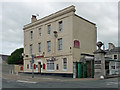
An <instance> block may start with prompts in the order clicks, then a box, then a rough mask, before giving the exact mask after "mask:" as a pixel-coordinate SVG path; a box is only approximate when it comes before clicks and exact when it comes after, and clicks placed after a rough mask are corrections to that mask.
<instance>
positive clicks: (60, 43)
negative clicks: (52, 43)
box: [58, 38, 62, 50]
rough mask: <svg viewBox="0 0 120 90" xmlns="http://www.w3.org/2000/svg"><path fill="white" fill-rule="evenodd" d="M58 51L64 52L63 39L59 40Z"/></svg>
mask: <svg viewBox="0 0 120 90" xmlns="http://www.w3.org/2000/svg"><path fill="white" fill-rule="evenodd" d="M58 50H62V38H60V39H58Z"/></svg>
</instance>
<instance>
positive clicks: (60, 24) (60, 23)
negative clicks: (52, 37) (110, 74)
mask: <svg viewBox="0 0 120 90" xmlns="http://www.w3.org/2000/svg"><path fill="white" fill-rule="evenodd" d="M62 28H63V25H62V21H60V22H59V31H62Z"/></svg>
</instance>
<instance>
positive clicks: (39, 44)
mask: <svg viewBox="0 0 120 90" xmlns="http://www.w3.org/2000/svg"><path fill="white" fill-rule="evenodd" d="M38 51H39V52H41V43H38Z"/></svg>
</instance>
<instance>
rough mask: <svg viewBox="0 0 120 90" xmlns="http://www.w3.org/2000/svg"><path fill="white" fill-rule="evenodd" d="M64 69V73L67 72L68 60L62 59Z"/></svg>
mask: <svg viewBox="0 0 120 90" xmlns="http://www.w3.org/2000/svg"><path fill="white" fill-rule="evenodd" d="M64 60H66V63H64ZM62 67H63V71H67V58H63V59H62Z"/></svg>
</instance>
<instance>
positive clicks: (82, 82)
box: [2, 64, 118, 88]
mask: <svg viewBox="0 0 120 90" xmlns="http://www.w3.org/2000/svg"><path fill="white" fill-rule="evenodd" d="M11 68H13V66H10V65H9V66H8V65H7V64H4V65H3V70H2V72H3V73H2V88H118V78H110V79H104V80H98V79H90V78H88V79H78V78H77V79H73V78H70V77H69V78H68V77H60V76H50V75H39V74H37V75H35V77H34V78H31V76H32V75H31V74H22V73H21V74H19V75H16V74H10V73H9V69H11Z"/></svg>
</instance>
